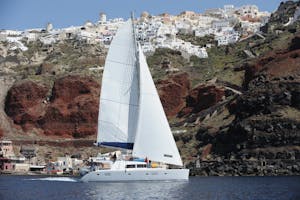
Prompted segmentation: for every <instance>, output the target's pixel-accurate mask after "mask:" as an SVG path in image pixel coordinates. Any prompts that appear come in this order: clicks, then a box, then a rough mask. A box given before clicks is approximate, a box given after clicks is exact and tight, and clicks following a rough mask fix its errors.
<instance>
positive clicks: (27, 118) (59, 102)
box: [5, 76, 100, 138]
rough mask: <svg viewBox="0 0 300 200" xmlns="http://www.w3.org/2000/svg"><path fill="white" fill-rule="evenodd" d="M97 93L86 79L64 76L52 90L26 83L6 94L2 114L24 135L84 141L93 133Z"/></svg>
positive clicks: (95, 124) (96, 86)
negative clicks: (40, 134)
mask: <svg viewBox="0 0 300 200" xmlns="http://www.w3.org/2000/svg"><path fill="white" fill-rule="evenodd" d="M99 90H100V85H99V84H98V83H97V82H96V81H94V80H93V79H92V78H89V77H80V76H66V77H63V78H60V79H57V80H56V81H55V82H54V86H53V88H51V89H49V88H47V87H45V86H42V85H39V84H37V83H34V82H32V81H25V82H21V83H17V84H16V85H14V86H13V87H12V88H11V89H10V90H9V91H8V94H7V97H6V103H5V111H6V113H7V115H8V116H9V117H11V118H12V119H13V121H14V123H15V124H17V125H20V126H21V127H22V128H23V130H24V131H25V132H27V131H30V130H32V129H33V128H37V129H38V130H39V132H41V133H44V134H45V135H49V136H54V135H55V136H63V137H75V138H76V137H86V136H89V135H94V134H95V132H96V127H97V118H98V105H99V103H98V102H99ZM49 94H50V95H49Z"/></svg>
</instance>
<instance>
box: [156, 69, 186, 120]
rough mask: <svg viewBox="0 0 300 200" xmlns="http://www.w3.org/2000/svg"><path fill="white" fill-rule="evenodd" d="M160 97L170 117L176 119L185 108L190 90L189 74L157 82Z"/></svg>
mask: <svg viewBox="0 0 300 200" xmlns="http://www.w3.org/2000/svg"><path fill="white" fill-rule="evenodd" d="M157 89H158V91H159V96H160V99H161V102H162V105H163V107H164V110H165V112H166V115H167V116H168V117H174V116H176V115H177V113H178V112H179V111H180V110H181V109H182V108H183V107H184V106H185V101H184V99H185V97H186V96H187V95H188V92H189V89H190V79H189V75H188V74H187V73H181V74H175V75H171V76H169V77H168V79H164V80H159V81H157Z"/></svg>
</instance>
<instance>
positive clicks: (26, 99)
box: [5, 81, 48, 129]
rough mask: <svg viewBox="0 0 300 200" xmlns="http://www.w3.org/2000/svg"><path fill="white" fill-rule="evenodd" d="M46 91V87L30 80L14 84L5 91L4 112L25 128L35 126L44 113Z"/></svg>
mask: <svg viewBox="0 0 300 200" xmlns="http://www.w3.org/2000/svg"><path fill="white" fill-rule="evenodd" d="M47 93H48V88H46V87H45V86H42V85H39V84H37V83H35V82H32V81H25V82H21V83H19V84H16V85H14V86H13V87H12V88H10V90H9V91H8V93H7V96H6V99H5V112H6V114H7V115H8V116H9V117H11V118H12V119H13V120H14V123H16V124H18V125H21V126H22V127H23V128H25V129H27V128H29V127H31V126H35V125H36V121H37V120H38V119H39V118H40V117H41V116H43V115H44V111H45V104H44V103H43V101H45V99H46V96H47Z"/></svg>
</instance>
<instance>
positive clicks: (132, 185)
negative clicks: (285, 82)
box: [0, 175, 300, 200]
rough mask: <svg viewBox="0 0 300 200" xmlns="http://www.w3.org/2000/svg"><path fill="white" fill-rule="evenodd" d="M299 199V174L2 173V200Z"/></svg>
mask: <svg viewBox="0 0 300 200" xmlns="http://www.w3.org/2000/svg"><path fill="white" fill-rule="evenodd" d="M29 199H30V200H31V199H32V200H56V199H59V200H60V199H70V200H77V199H78V200H85V199H91V200H93V199H130V200H131V199H187V200H192V199H197V200H198V199H199V200H202V199H203V200H227V199H228V200H229V199H241V200H252V199H253V200H300V177H299V176H290V177H190V179H189V181H135V182H103V183H102V182H91V183H83V182H81V181H80V179H78V178H73V177H38V176H7V175H1V176H0V200H29Z"/></svg>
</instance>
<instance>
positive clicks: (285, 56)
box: [243, 34, 300, 88]
mask: <svg viewBox="0 0 300 200" xmlns="http://www.w3.org/2000/svg"><path fill="white" fill-rule="evenodd" d="M299 69H300V35H299V34H298V35H296V36H295V37H294V38H293V39H292V40H291V44H290V47H289V49H287V50H284V51H280V52H274V51H273V52H270V53H268V54H267V55H265V56H264V57H262V58H260V59H259V60H258V61H256V62H255V63H253V64H247V65H246V66H245V79H244V83H243V85H244V87H245V88H247V87H248V84H249V82H250V81H251V80H253V79H254V78H255V77H256V76H257V75H258V74H259V73H262V72H263V73H265V74H266V75H267V76H269V77H286V76H291V75H295V74H298V73H299Z"/></svg>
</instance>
